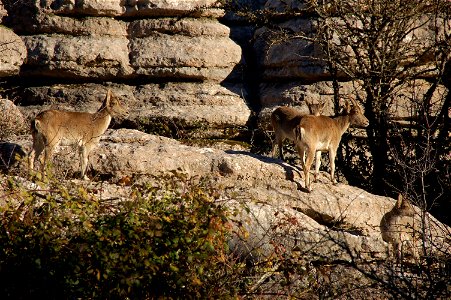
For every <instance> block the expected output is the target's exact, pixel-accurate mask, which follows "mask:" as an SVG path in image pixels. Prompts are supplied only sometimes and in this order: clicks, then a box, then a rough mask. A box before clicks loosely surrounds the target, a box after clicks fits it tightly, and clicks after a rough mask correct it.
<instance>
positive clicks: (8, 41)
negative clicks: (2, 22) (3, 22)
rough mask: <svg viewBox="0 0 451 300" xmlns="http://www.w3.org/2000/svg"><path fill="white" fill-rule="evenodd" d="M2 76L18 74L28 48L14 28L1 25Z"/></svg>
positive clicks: (0, 66) (0, 56) (0, 69)
mask: <svg viewBox="0 0 451 300" xmlns="http://www.w3.org/2000/svg"><path fill="white" fill-rule="evenodd" d="M0 46H1V48H0V54H1V55H0V77H6V76H12V75H17V74H18V73H19V70H20V67H21V66H22V64H23V62H24V60H25V58H26V57H27V49H26V48H25V45H24V43H23V41H22V40H21V39H20V37H19V36H17V35H16V34H15V33H14V32H13V31H12V30H10V29H8V28H6V27H3V26H0Z"/></svg>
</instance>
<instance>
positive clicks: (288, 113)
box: [271, 102, 326, 160]
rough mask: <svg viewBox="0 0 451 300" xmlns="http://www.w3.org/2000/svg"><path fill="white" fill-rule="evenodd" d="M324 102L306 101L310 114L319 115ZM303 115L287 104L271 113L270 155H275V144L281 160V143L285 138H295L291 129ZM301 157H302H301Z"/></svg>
mask: <svg viewBox="0 0 451 300" xmlns="http://www.w3.org/2000/svg"><path fill="white" fill-rule="evenodd" d="M325 104H326V102H323V103H319V104H313V103H307V106H308V109H309V111H310V114H312V115H315V116H319V115H320V114H321V113H322V112H323V109H324V106H325ZM303 116H305V114H302V113H301V112H300V111H298V110H297V109H295V108H293V107H289V106H279V107H278V108H276V109H275V110H274V111H273V112H272V114H271V125H272V128H273V130H274V135H275V137H274V142H273V145H272V156H273V157H275V155H276V146H278V149H279V156H280V158H281V159H282V160H283V159H284V158H283V152H282V145H283V141H284V140H285V139H289V140H290V141H293V142H294V140H295V136H294V131H293V129H294V128H295V127H296V126H297V125H298V124H299V122H300V121H301V118H302V117H303ZM301 159H304V158H303V157H301Z"/></svg>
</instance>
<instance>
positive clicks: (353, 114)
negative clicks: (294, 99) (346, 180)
mask: <svg viewBox="0 0 451 300" xmlns="http://www.w3.org/2000/svg"><path fill="white" fill-rule="evenodd" d="M351 101H352V104H353V105H352V107H351V106H350V105H349V102H348V101H347V102H346V108H345V111H344V114H343V115H341V116H338V117H335V118H333V119H332V118H330V117H326V116H305V117H302V118H301V120H300V122H299V123H298V124H297V126H296V127H295V128H294V133H295V138H296V142H295V143H296V148H297V150H298V151H299V157H304V154H307V157H306V160H305V163H303V168H304V176H305V187H306V189H307V190H308V191H311V190H312V189H311V185H310V168H311V166H312V162H313V158H314V157H315V156H316V164H315V181H316V180H317V177H318V173H319V167H320V164H321V161H320V159H321V151H329V160H330V180H331V181H332V182H333V183H336V182H337V181H336V180H335V178H334V173H335V156H336V154H337V149H338V145H339V144H340V140H341V136H342V135H343V133H344V132H345V131H346V130H347V129H348V128H349V126H350V125H358V126H363V127H366V126H368V123H369V122H368V119H367V118H366V117H365V116H364V115H363V111H362V109H361V108H360V107H359V105H358V104H357V102H356V101H355V100H351Z"/></svg>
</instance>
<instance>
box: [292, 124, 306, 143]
mask: <svg viewBox="0 0 451 300" xmlns="http://www.w3.org/2000/svg"><path fill="white" fill-rule="evenodd" d="M302 135H304V128H302V126H300V125H298V126H296V127H294V137H295V140H296V142H299V141H300V140H301V139H302Z"/></svg>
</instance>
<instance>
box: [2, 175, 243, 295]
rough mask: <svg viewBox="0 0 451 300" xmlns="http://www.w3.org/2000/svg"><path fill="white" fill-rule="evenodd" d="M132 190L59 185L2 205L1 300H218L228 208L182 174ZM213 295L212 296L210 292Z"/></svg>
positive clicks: (18, 190) (18, 192)
mask: <svg viewBox="0 0 451 300" xmlns="http://www.w3.org/2000/svg"><path fill="white" fill-rule="evenodd" d="M160 182H162V184H146V185H142V186H139V187H136V188H134V189H133V191H132V192H131V193H130V195H129V199H127V200H126V201H125V200H124V201H118V200H117V199H116V200H114V199H98V197H97V196H95V193H94V191H90V190H88V189H86V188H81V187H79V188H77V187H71V188H67V187H64V186H61V185H58V184H53V185H54V186H53V187H52V188H47V187H46V189H45V190H37V189H35V190H33V191H30V190H27V189H25V188H24V187H22V186H20V185H19V184H17V182H15V181H14V180H12V179H11V180H10V182H9V188H10V192H11V193H12V195H14V199H15V201H8V202H7V204H5V205H3V207H1V211H0V213H1V221H0V222H1V226H0V243H1V245H2V248H1V250H0V282H1V283H0V294H1V295H2V298H3V299H5V298H14V299H19V298H37V297H45V298H46V299H54V298H58V299H61V298H85V299H86V298H108V299H111V298H127V297H130V298H133V299H143V298H156V297H169V298H179V297H187V298H212V297H213V298H217V297H228V296H232V295H234V294H235V293H236V290H235V289H234V288H233V287H230V286H229V287H221V285H220V284H218V280H219V277H221V276H224V274H225V273H227V270H226V269H227V267H226V264H225V261H226V255H227V252H228V248H227V238H228V234H229V232H230V226H229V223H228V221H227V218H226V217H227V216H226V210H225V209H224V208H223V207H221V206H220V205H218V204H217V203H216V201H215V197H214V192H213V191H211V190H209V189H208V188H207V187H206V186H205V185H204V184H203V183H202V182H199V181H195V180H187V179H186V178H183V177H182V176H180V175H177V176H175V177H167V178H162V179H161V181H160ZM213 287H215V288H213Z"/></svg>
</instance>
